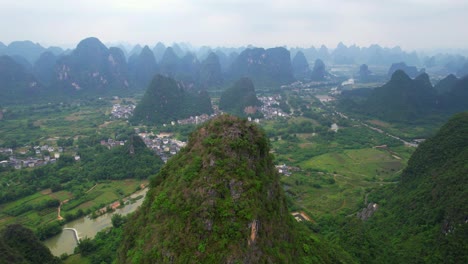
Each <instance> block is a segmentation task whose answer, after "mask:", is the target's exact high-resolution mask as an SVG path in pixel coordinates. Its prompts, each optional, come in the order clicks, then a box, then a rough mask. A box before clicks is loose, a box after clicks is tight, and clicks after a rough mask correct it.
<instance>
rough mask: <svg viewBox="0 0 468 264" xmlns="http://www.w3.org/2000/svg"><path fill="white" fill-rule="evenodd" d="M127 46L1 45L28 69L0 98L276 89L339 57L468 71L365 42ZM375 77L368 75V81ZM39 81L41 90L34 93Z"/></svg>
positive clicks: (448, 60)
mask: <svg viewBox="0 0 468 264" xmlns="http://www.w3.org/2000/svg"><path fill="white" fill-rule="evenodd" d="M122 48H123V47H122V46H120V47H110V48H108V47H106V46H105V45H104V44H103V43H102V42H101V41H100V40H99V39H97V38H87V39H84V40H82V41H81V42H80V43H79V44H78V45H77V47H76V48H75V49H74V50H67V51H64V50H62V49H60V48H57V47H50V48H47V49H46V48H44V47H42V46H41V45H39V44H37V43H33V42H31V41H16V42H12V43H10V44H9V45H8V46H7V45H4V44H2V43H0V55H2V54H3V55H4V56H8V57H9V58H10V62H9V63H11V60H12V61H14V62H15V63H16V64H15V66H14V68H15V69H17V71H21V72H23V74H21V77H20V75H16V77H15V78H14V79H11V78H10V79H9V80H8V78H7V77H5V76H6V75H8V73H7V71H10V70H4V71H5V72H4V73H3V75H4V78H3V79H2V82H1V83H0V90H2V91H3V92H4V93H5V95H6V96H5V97H2V98H0V102H2V103H4V104H8V103H9V102H12V101H11V100H10V99H8V98H12V97H11V96H13V99H15V100H14V101H21V100H26V99H27V97H28V96H29V97H33V98H35V100H37V99H38V98H39V97H41V96H42V97H43V98H50V97H51V96H57V95H59V96H63V97H70V96H72V97H73V96H81V95H115V94H119V93H125V92H129V91H134V90H143V89H146V88H147V86H148V85H149V83H150V81H151V80H152V78H153V77H154V76H155V75H156V74H162V75H165V76H169V77H171V78H174V79H176V80H177V81H179V82H183V83H184V85H185V86H186V87H191V89H195V90H204V89H224V88H225V87H230V86H231V85H232V84H233V83H234V82H235V81H236V80H238V79H240V78H243V77H248V78H250V79H251V80H252V82H253V83H254V85H255V86H256V87H257V89H262V90H265V89H266V90H271V89H279V87H280V86H281V85H284V84H289V83H291V82H294V81H295V80H301V81H304V80H305V81H308V80H312V81H323V80H326V79H327V78H328V77H330V75H329V74H328V72H327V71H326V68H325V64H336V63H338V64H353V63H361V62H364V63H367V64H366V65H390V64H393V65H392V66H391V68H390V70H389V76H391V74H393V72H394V71H395V70H397V69H401V70H403V71H405V72H406V73H407V74H408V75H410V76H411V77H413V78H414V77H416V76H417V75H418V74H420V73H421V71H419V70H417V68H416V66H414V67H413V66H411V67H410V66H407V65H418V66H421V65H423V66H426V67H428V68H430V69H439V68H440V69H439V72H451V73H453V74H456V75H457V76H458V77H459V78H460V77H462V76H465V75H466V74H468V70H467V67H468V66H467V65H468V61H467V59H466V58H465V57H463V56H452V55H446V56H443V55H438V56H432V57H430V58H429V57H425V58H424V59H420V58H419V57H418V55H417V54H416V53H407V52H404V51H402V50H401V49H400V48H398V47H396V48H393V49H388V48H382V47H380V46H378V45H373V46H371V47H369V48H360V47H357V46H354V45H353V46H350V47H347V46H345V45H344V44H342V43H340V44H339V45H338V46H337V47H336V48H335V49H334V50H331V51H330V50H329V49H328V48H327V47H325V46H322V47H320V48H319V49H315V48H313V47H311V48H307V49H301V48H292V49H289V50H288V49H286V48H284V47H277V48H270V49H263V48H255V47H251V46H249V47H247V48H214V49H212V48H210V47H201V48H199V49H193V48H192V47H191V46H189V45H186V44H179V45H178V44H173V45H171V46H165V45H164V44H162V43H158V44H156V45H155V46H154V47H153V48H151V47H149V46H144V47H142V46H139V45H136V46H135V47H133V49H131V50H130V51H127V50H122ZM291 53H292V55H293V56H291ZM400 62H401V63H400ZM3 63H6V62H5V61H4V62H3ZM405 63H406V64H405ZM312 64H313V67H312V66H311V65H312ZM18 65H19V66H18ZM0 74H2V73H0ZM367 77H369V76H367ZM374 77H375V76H374ZM373 79H375V78H370V79H369V78H367V80H368V81H371V80H373ZM362 80H364V79H362ZM31 83H35V84H34V87H40V89H36V88H35V89H32V90H33V91H34V92H31V93H29V92H28V91H31V89H30V88H31V87H28V86H30V85H31ZM23 95H24V96H23Z"/></svg>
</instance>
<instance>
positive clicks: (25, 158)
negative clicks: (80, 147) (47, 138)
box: [0, 145, 80, 169]
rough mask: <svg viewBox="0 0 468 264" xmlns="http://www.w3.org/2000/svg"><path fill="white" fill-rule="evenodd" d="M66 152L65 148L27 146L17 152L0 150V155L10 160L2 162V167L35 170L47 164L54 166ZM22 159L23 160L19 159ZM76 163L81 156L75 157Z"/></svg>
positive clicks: (9, 149) (0, 164) (7, 149)
mask: <svg viewBox="0 0 468 264" xmlns="http://www.w3.org/2000/svg"><path fill="white" fill-rule="evenodd" d="M63 152H64V148H63V147H53V146H49V145H42V146H34V147H30V146H25V147H24V148H20V149H18V150H17V151H16V152H15V151H14V150H13V149H11V148H0V154H2V155H4V156H7V157H8V159H6V160H2V161H0V167H3V168H5V167H13V168H15V169H22V168H34V167H39V166H43V165H47V164H53V163H55V162H56V161H57V159H58V158H60V155H61V153H63ZM18 157H21V158H18ZM73 158H74V160H75V161H79V160H80V156H79V155H76V154H75V155H73Z"/></svg>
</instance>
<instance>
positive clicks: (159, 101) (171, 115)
mask: <svg viewBox="0 0 468 264" xmlns="http://www.w3.org/2000/svg"><path fill="white" fill-rule="evenodd" d="M212 112H213V109H212V107H211V100H210V98H209V96H208V93H206V92H190V91H188V89H187V88H186V87H184V85H183V84H182V83H178V82H176V81H175V80H174V79H172V78H170V77H166V76H163V75H160V74H158V75H156V76H155V77H154V78H153V80H152V81H151V83H150V85H149V86H148V88H147V90H146V92H145V95H144V96H143V98H142V99H141V101H140V102H139V103H138V105H137V106H136V108H135V111H134V113H133V117H132V119H131V121H132V122H133V123H142V124H163V123H170V122H171V121H175V120H177V119H184V118H188V117H190V116H195V115H201V114H211V113H212Z"/></svg>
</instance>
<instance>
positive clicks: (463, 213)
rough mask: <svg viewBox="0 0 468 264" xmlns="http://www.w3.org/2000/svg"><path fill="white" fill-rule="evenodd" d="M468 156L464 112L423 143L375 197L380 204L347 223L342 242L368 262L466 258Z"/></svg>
mask: <svg viewBox="0 0 468 264" xmlns="http://www.w3.org/2000/svg"><path fill="white" fill-rule="evenodd" d="M467 160H468V112H464V113H460V114H457V115H455V116H454V117H453V118H452V119H450V120H449V122H448V123H447V124H446V125H444V126H443V127H442V128H441V129H440V131H439V132H438V133H437V135H435V136H434V137H432V138H430V139H428V140H426V141H425V142H424V143H422V144H421V145H420V146H419V147H418V149H417V150H416V151H415V152H414V153H413V155H412V156H411V158H410V160H409V162H408V166H407V168H406V169H405V170H404V171H403V173H402V175H401V182H400V183H399V184H398V185H397V186H389V187H387V188H386V189H385V190H384V191H383V193H382V192H379V193H374V194H372V195H371V196H370V197H369V199H370V200H373V201H375V202H377V203H379V205H380V206H379V208H380V209H379V210H378V211H377V212H376V213H375V215H374V216H373V217H372V218H370V220H368V221H367V222H365V223H362V222H360V220H356V221H349V222H348V223H346V224H345V225H344V228H343V229H342V231H341V242H344V246H345V247H347V248H349V251H350V252H352V253H353V254H354V255H356V256H357V257H358V258H359V259H361V260H362V261H366V262H368V263H466V262H467V261H468V250H467V249H468V224H467V219H468V204H467V203H466V197H468V178H467V175H468V167H467ZM359 222H360V223H359ZM357 241H359V242H357Z"/></svg>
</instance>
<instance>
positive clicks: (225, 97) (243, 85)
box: [219, 78, 261, 117]
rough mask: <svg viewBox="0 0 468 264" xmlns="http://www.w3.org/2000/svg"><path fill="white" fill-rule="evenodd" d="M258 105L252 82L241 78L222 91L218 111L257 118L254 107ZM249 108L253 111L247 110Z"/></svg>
mask: <svg viewBox="0 0 468 264" xmlns="http://www.w3.org/2000/svg"><path fill="white" fill-rule="evenodd" d="M260 104H261V102H260V101H259V100H258V99H257V95H256V94H255V87H254V85H253V83H252V81H251V80H250V79H249V78H241V79H239V80H237V82H236V83H235V84H234V85H233V86H231V87H230V88H228V89H226V90H224V91H223V93H222V94H221V98H220V100H219V109H221V110H223V111H226V112H228V113H230V114H233V115H236V116H240V117H245V116H247V115H250V116H258V115H259V113H258V112H256V111H257V110H256V107H257V106H260ZM249 107H251V108H253V109H252V110H248V108H249Z"/></svg>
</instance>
